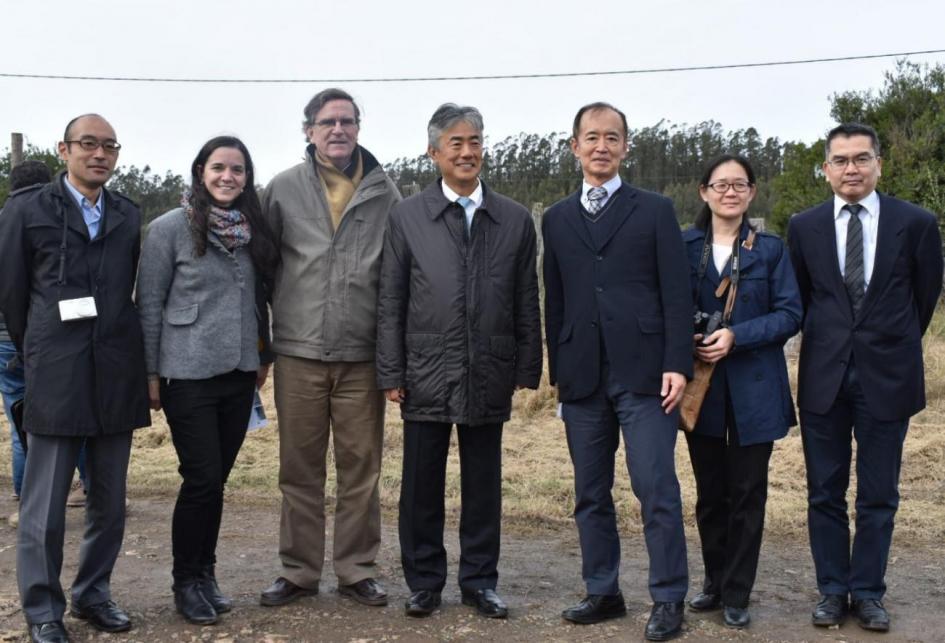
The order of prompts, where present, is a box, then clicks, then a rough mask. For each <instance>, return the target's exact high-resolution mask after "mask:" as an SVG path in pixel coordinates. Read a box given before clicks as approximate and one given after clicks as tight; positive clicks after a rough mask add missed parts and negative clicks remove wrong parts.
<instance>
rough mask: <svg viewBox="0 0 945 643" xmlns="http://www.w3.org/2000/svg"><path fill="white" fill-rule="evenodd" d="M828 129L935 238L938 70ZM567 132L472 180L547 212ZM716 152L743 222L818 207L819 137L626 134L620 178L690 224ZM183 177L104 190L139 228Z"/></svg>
mask: <svg viewBox="0 0 945 643" xmlns="http://www.w3.org/2000/svg"><path fill="white" fill-rule="evenodd" d="M830 115H831V116H832V117H833V119H835V120H836V121H837V122H844V121H860V122H863V123H867V124H869V125H872V126H873V127H874V128H876V130H877V131H878V132H879V136H880V140H881V141H882V144H883V150H882V157H883V178H882V179H881V181H880V188H881V189H882V190H883V191H884V192H886V193H889V194H892V195H895V196H898V197H900V198H903V199H906V200H909V201H913V202H915V203H918V204H920V205H922V206H923V207H925V208H927V209H929V210H931V211H932V212H935V213H936V214H937V215H938V216H939V221H940V226H942V228H943V230H945V65H941V64H939V65H935V66H931V67H930V66H928V65H918V64H915V63H909V62H904V61H901V62H899V63H898V64H897V66H896V67H895V69H894V70H892V71H889V72H887V73H886V74H885V75H884V80H883V85H882V88H881V89H879V90H875V91H874V90H870V91H863V92H853V91H848V92H841V93H838V94H835V95H834V96H832V97H831V99H830ZM569 139H570V134H569V133H566V132H553V133H550V134H545V135H539V134H529V133H524V132H523V133H520V134H518V135H516V136H510V137H507V138H505V139H504V140H502V141H499V142H498V143H493V144H489V145H487V147H486V150H485V152H484V155H483V170H482V177H483V179H484V181H485V182H486V183H487V184H489V185H490V186H491V187H492V188H494V189H495V190H497V191H499V192H502V193H503V194H506V195H508V196H509V197H511V198H513V199H515V200H516V201H519V202H520V203H523V204H525V205H526V206H527V207H533V206H534V205H535V204H541V205H542V206H544V207H548V206H549V205H551V204H552V203H554V202H555V201H557V200H559V199H561V198H563V197H565V196H567V195H568V194H570V193H571V192H573V191H574V190H575V189H577V188H578V187H579V186H580V184H581V171H580V168H579V166H578V164H577V162H576V161H575V159H574V156H573V155H572V154H571V148H570V143H569ZM722 153H735V154H741V155H743V156H745V157H746V158H748V159H749V161H750V162H751V163H752V165H753V167H754V168H755V172H756V174H757V177H758V195H757V196H756V197H755V201H754V203H753V204H752V208H751V211H750V214H751V215H752V216H754V217H762V218H764V219H765V220H766V223H767V226H768V228H769V229H772V230H774V231H776V232H783V231H784V229H785V228H786V226H787V219H788V218H789V217H790V216H791V214H793V213H795V212H799V211H801V210H803V209H806V208H808V207H810V206H811V205H813V204H815V203H818V202H820V201H823V200H825V199H826V198H828V197H829V195H830V188H829V186H828V184H827V182H826V180H825V178H824V175H823V172H822V171H821V169H820V168H821V164H822V163H823V160H824V140H823V138H821V139H819V140H817V141H814V142H811V143H804V142H797V141H781V140H780V139H779V138H777V137H767V138H763V137H762V136H761V135H760V134H759V133H758V131H757V130H756V129H755V128H753V127H748V128H745V129H741V130H731V131H727V130H725V129H724V128H723V126H722V125H721V124H720V123H717V122H715V121H706V122H703V123H698V124H695V125H686V124H674V123H669V122H667V121H665V120H664V121H660V122H658V123H656V124H655V125H652V126H649V127H643V128H639V129H633V130H631V132H630V154H628V156H627V159H626V160H625V162H624V164H623V169H622V175H623V177H624V178H625V179H626V180H628V181H629V182H630V183H633V184H634V185H637V186H639V187H641V188H644V189H648V190H653V191H656V192H660V193H662V194H665V195H666V196H668V197H670V198H672V199H673V201H674V202H675V204H676V210H677V213H678V216H679V219H680V223H681V224H683V225H685V224H687V223H689V222H691V221H692V219H693V218H694V217H695V214H696V213H697V212H698V210H699V208H700V207H701V205H702V202H701V200H700V198H699V195H698V184H699V178H700V177H701V174H702V171H703V168H704V167H705V165H706V164H707V163H708V162H709V161H710V160H711V159H712V158H713V157H715V156H717V155H719V154H722ZM24 157H25V158H28V159H37V160H40V161H43V162H44V163H46V164H47V165H48V166H49V168H50V169H51V170H53V171H54V172H56V171H59V170H60V169H62V163H61V161H60V160H59V158H58V156H57V154H56V153H55V151H54V150H47V149H41V148H37V147H33V146H28V147H27V149H26V150H25V151H24ZM385 169H386V170H387V172H388V173H389V174H390V176H391V178H392V179H393V180H394V182H395V183H396V184H397V185H398V187H399V188H400V189H401V191H402V192H404V193H410V192H411V191H412V190H414V189H416V188H423V187H424V186H425V185H427V184H428V183H429V182H431V181H432V180H434V179H435V178H436V176H437V173H436V167H435V165H434V164H433V162H432V161H431V160H430V159H429V157H427V156H425V155H421V156H417V157H413V158H406V157H404V158H398V159H395V160H394V161H392V162H390V163H388V164H387V165H386V166H385ZM9 173H10V156H9V154H4V155H3V156H2V157H0V203H2V202H3V201H4V200H6V197H7V194H8V193H9ZM185 187H186V181H185V179H184V177H182V176H180V175H178V174H173V173H171V172H166V173H165V174H163V175H162V174H159V173H156V172H154V171H153V170H152V169H151V168H150V167H149V166H145V167H144V168H138V167H135V166H133V165H132V166H130V167H125V166H121V167H119V168H118V169H117V170H116V172H115V175H114V177H113V178H112V180H111V182H110V183H109V188H111V189H115V190H117V191H119V192H122V193H124V194H125V195H127V196H128V197H130V198H131V199H132V200H134V201H135V202H137V203H138V204H139V206H140V207H141V209H142V213H143V215H144V218H145V221H150V220H151V219H153V218H154V217H156V216H158V215H160V214H162V213H163V212H166V211H168V210H170V209H172V208H174V207H176V206H177V204H178V203H179V201H180V197H181V193H182V191H183V190H184V188H185Z"/></svg>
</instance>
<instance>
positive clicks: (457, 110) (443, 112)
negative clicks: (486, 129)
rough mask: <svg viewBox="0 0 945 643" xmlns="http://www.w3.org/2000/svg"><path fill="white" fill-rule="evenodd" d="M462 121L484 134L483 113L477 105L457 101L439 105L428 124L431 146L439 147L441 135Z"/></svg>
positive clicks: (428, 136)
mask: <svg viewBox="0 0 945 643" xmlns="http://www.w3.org/2000/svg"><path fill="white" fill-rule="evenodd" d="M461 121H462V122H465V123H469V124H470V125H472V126H473V127H474V128H475V129H476V131H478V132H479V135H480V136H482V114H480V113H479V110H478V109H476V108H475V107H470V106H468V105H457V104H456V103H443V104H442V105H440V106H439V107H437V108H436V111H435V112H433V116H431V117H430V122H429V123H428V124H427V138H428V139H429V142H430V147H432V148H434V149H439V144H440V137H441V136H443V132H445V131H446V130H448V129H450V128H451V127H453V126H454V125H456V123H459V122H461Z"/></svg>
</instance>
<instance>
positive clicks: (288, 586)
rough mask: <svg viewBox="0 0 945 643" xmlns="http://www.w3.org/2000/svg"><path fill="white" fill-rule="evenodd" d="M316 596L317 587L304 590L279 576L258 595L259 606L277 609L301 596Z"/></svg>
mask: <svg viewBox="0 0 945 643" xmlns="http://www.w3.org/2000/svg"><path fill="white" fill-rule="evenodd" d="M316 594H318V586H317V585H316V586H315V588H314V589H306V588H305V587H299V586H298V585H296V584H295V583H293V582H292V581H290V580H288V579H285V578H283V577H282V576H280V577H279V578H277V579H276V580H275V581H273V583H272V585H270V586H269V587H267V588H266V589H265V590H263V593H262V594H260V595H259V604H260V605H265V606H266V607H277V606H279V605H286V604H288V603H291V602H292V601H294V600H296V599H299V598H302V597H303V596H315V595H316Z"/></svg>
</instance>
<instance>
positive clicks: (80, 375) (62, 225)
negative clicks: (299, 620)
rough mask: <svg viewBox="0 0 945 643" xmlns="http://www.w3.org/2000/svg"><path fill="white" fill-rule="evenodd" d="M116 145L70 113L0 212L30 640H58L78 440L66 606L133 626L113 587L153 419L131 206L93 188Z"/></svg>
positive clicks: (135, 217)
mask: <svg viewBox="0 0 945 643" xmlns="http://www.w3.org/2000/svg"><path fill="white" fill-rule="evenodd" d="M119 149H121V145H120V144H119V143H118V141H117V140H116V138H115V131H114V130H113V129H112V126H111V125H109V123H108V121H106V120H105V119H104V118H102V117H101V116H98V115H96V114H85V115H83V116H79V117H78V118H75V119H73V120H72V121H71V122H70V123H69V124H68V125H67V126H66V131H65V135H64V136H63V140H62V141H61V142H60V143H59V156H60V158H61V159H62V160H63V161H65V164H66V171H65V172H63V173H62V174H60V175H59V176H58V177H56V179H54V180H53V181H52V182H51V183H48V184H45V185H35V186H32V187H27V188H23V189H22V190H18V191H16V192H14V193H13V194H11V195H10V199H9V201H7V203H6V205H5V206H4V208H3V214H2V215H0V257H2V264H0V270H2V272H3V279H2V280H0V311H2V312H3V316H4V318H5V319H6V322H7V328H8V330H9V333H10V337H11V338H12V340H13V343H14V344H15V345H16V348H17V350H18V351H20V353H21V354H22V355H23V357H24V363H25V374H26V398H25V402H26V404H25V410H24V416H23V428H24V429H25V431H26V433H27V435H28V440H27V445H26V446H27V454H26V471H25V476H24V480H23V493H22V496H21V499H20V525H19V532H18V535H17V564H16V568H17V569H16V571H17V583H18V585H19V590H20V600H21V602H22V606H23V614H24V615H25V616H26V620H27V622H28V623H29V625H30V638H31V640H32V641H42V642H45V643H56V642H61V641H68V640H69V635H68V633H67V632H66V629H65V627H64V626H63V623H62V616H63V613H64V612H65V607H66V601H65V595H64V593H63V590H62V585H61V584H60V582H59V574H60V572H61V571H62V545H63V538H64V530H65V507H66V497H67V496H68V494H69V485H70V483H71V482H72V475H73V472H74V470H75V467H76V460H77V459H78V456H79V449H80V448H81V447H82V444H83V442H84V443H85V448H86V474H87V477H88V495H87V498H86V505H85V511H86V527H85V536H84V538H83V540H82V548H81V550H80V553H79V567H78V571H77V573H76V577H75V580H74V581H73V582H72V591H71V593H72V601H71V602H72V605H71V610H70V612H71V614H72V616H73V617H75V618H79V619H83V620H87V621H88V622H89V623H90V624H91V625H92V626H94V627H95V628H97V629H99V630H102V631H105V632H121V631H124V630H127V629H130V628H131V621H130V620H129V618H128V615H127V614H125V612H124V611H123V610H122V609H121V608H119V607H118V606H117V605H116V604H115V603H114V602H113V601H112V598H111V588H110V579H111V573H112V567H113V566H114V564H115V559H116V558H117V556H118V552H119V551H120V550H121V542H122V537H123V535H124V528H125V480H126V476H127V471H128V457H129V454H130V452H131V432H132V430H133V429H136V428H138V427H143V426H148V425H150V424H151V415H150V412H149V411H148V385H147V379H146V371H145V366H144V345H143V342H142V336H141V324H140V322H139V321H138V313H137V312H136V310H135V307H134V304H133V302H132V298H131V294H132V291H133V289H134V283H135V273H136V272H137V268H138V254H139V249H140V236H141V213H140V212H139V211H138V208H137V206H136V205H135V204H134V203H132V202H131V201H129V200H128V199H126V198H124V197H123V196H121V195H120V194H117V193H115V192H111V191H109V190H106V189H105V188H104V185H105V183H106V182H107V181H108V179H109V178H110V177H111V175H112V172H113V170H114V169H115V163H116V162H117V161H118V151H119Z"/></svg>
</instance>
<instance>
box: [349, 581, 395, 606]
mask: <svg viewBox="0 0 945 643" xmlns="http://www.w3.org/2000/svg"><path fill="white" fill-rule="evenodd" d="M338 593H339V594H341V595H342V596H347V597H349V598H353V599H354V600H356V601H357V602H359V603H362V604H364V605H373V606H381V605H387V592H385V591H384V588H383V587H381V584H380V583H378V582H377V581H376V580H374V579H373V578H365V579H363V580H359V581H358V582H357V583H352V584H351V585H339V586H338Z"/></svg>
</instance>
